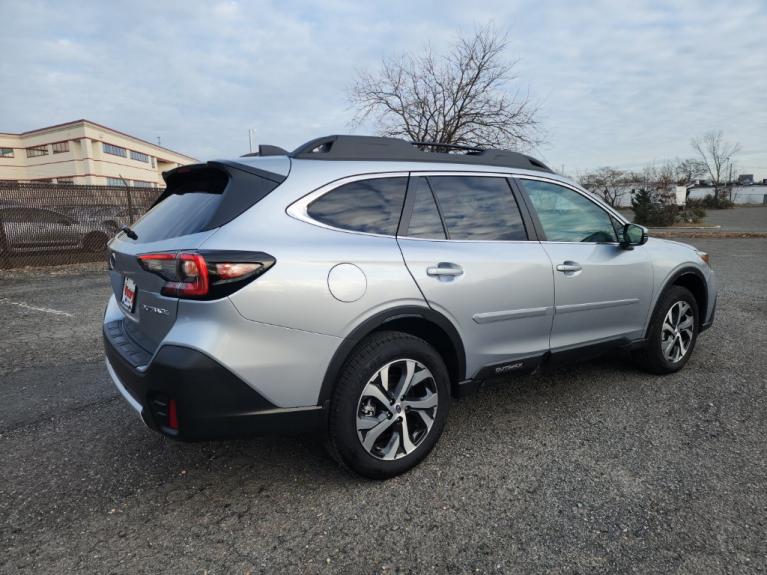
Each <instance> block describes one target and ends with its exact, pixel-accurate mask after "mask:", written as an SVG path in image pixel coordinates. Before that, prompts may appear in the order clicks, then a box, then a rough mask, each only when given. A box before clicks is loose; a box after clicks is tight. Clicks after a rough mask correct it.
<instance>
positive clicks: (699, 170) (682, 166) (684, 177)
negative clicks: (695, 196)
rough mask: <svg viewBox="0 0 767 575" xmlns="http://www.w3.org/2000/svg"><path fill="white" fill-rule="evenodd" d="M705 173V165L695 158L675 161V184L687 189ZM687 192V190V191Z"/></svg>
mask: <svg viewBox="0 0 767 575" xmlns="http://www.w3.org/2000/svg"><path fill="white" fill-rule="evenodd" d="M706 171H707V169H706V164H704V163H703V162H701V161H700V160H698V159H697V158H685V159H683V160H680V159H679V158H677V159H676V163H675V166H674V172H675V173H676V184H677V185H678V186H686V187H687V188H689V187H690V186H692V185H693V184H694V183H695V180H697V179H698V178H700V177H701V176H702V175H703V174H705V173H706ZM688 191H689V189H688Z"/></svg>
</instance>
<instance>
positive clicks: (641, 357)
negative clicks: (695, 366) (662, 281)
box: [635, 286, 700, 375]
mask: <svg viewBox="0 0 767 575" xmlns="http://www.w3.org/2000/svg"><path fill="white" fill-rule="evenodd" d="M699 327H700V323H699V312H698V303H697V302H696V301H695V297H694V296H693V295H692V293H691V292H690V290H688V289H686V288H683V287H681V286H672V287H671V288H669V289H668V290H667V291H666V292H665V293H664V294H663V295H662V296H661V298H660V300H659V301H658V304H657V305H656V306H655V311H654V312H653V316H652V319H651V320H650V327H649V329H648V334H647V344H646V345H645V347H644V348H643V349H641V350H639V351H638V352H636V354H635V359H636V361H637V363H638V364H639V365H640V367H642V368H643V369H645V370H647V371H649V372H650V373H656V374H659V375H663V374H667V373H673V372H675V371H679V370H680V369H682V368H683V367H684V366H685V364H686V363H687V361H688V360H689V359H690V356H691V355H692V351H693V349H694V348H695V342H696V341H697V339H698V331H699Z"/></svg>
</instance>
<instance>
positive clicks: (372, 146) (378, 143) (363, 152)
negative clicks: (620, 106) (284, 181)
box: [290, 135, 552, 172]
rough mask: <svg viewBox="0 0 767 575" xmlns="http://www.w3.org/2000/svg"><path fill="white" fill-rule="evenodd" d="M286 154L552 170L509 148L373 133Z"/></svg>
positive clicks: (319, 142)
mask: <svg viewBox="0 0 767 575" xmlns="http://www.w3.org/2000/svg"><path fill="white" fill-rule="evenodd" d="M419 147H431V148H437V149H438V148H446V149H459V150H464V151H466V152H467V153H466V154H451V153H447V152H424V151H422V150H419V149H418V148H419ZM290 157H291V158H296V159H301V160H379V161H380V160H389V161H396V162H442V163H451V164H483V165H486V166H501V167H504V168H520V169H524V170H538V171H541V172H552V170H551V169H550V168H549V167H548V166H546V164H544V163H543V162H541V161H539V160H536V159H535V158H532V157H530V156H527V155H525V154H520V153H518V152H511V151H509V150H492V149H487V150H485V149H483V148H481V147H473V146H458V145H455V144H440V143H435V142H408V141H406V140H400V139H399V138H381V137H376V136H338V135H336V136H325V137H323V138H317V139H314V140H311V141H309V142H307V143H305V144H303V145H301V146H299V147H298V148H296V149H295V150H293V152H291V153H290Z"/></svg>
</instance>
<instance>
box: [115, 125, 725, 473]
mask: <svg viewBox="0 0 767 575" xmlns="http://www.w3.org/2000/svg"><path fill="white" fill-rule="evenodd" d="M419 146H420V147H422V145H419ZM419 146H414V145H413V144H411V143H409V142H405V141H403V140H397V139H389V138H373V137H362V136H330V137H326V138H320V139H317V140H313V141H311V142H309V143H307V144H305V145H303V146H301V147H299V148H298V149H297V150H295V151H294V152H292V153H288V152H286V151H284V150H282V149H280V148H277V147H274V146H262V147H261V149H260V152H259V154H256V155H251V156H247V157H242V158H239V159H237V160H234V161H212V162H208V163H206V164H199V165H192V166H184V167H180V168H177V169H175V170H173V171H171V172H168V173H166V174H165V178H166V182H167V188H166V190H165V192H164V193H163V194H162V196H161V197H160V198H159V199H158V201H157V202H156V204H155V205H154V207H152V209H151V210H149V212H147V214H146V215H144V217H143V218H141V219H140V220H139V221H138V222H137V223H136V224H135V226H133V229H124V231H123V232H122V233H120V234H119V235H118V236H117V237H116V238H115V239H114V240H112V242H111V244H110V246H109V248H110V250H109V269H110V272H109V275H110V277H111V282H112V287H113V290H114V295H112V296H111V297H110V299H109V303H108V305H107V309H106V313H105V317H104V326H103V332H104V341H105V348H106V356H107V367H108V370H109V372H110V374H111V376H112V378H113V380H114V383H115V385H116V386H117V387H118V389H119V390H120V392H121V393H122V395H123V396H124V397H125V399H126V400H127V401H128V403H130V404H131V405H132V406H133V407H134V408H135V409H136V411H138V412H139V413H140V414H141V417H142V419H143V420H144V422H145V423H146V424H147V425H148V426H149V427H151V428H152V429H155V430H157V431H159V432H161V433H163V434H165V435H168V436H173V437H177V438H178V439H185V440H199V439H208V438H220V437H225V436H235V435H243V434H248V433H254V432H265V431H279V432H286V431H290V432H306V431H321V432H323V433H324V434H326V437H327V444H328V446H329V451H330V452H331V453H332V455H333V456H334V457H335V458H336V459H337V460H338V461H339V462H341V463H342V464H343V465H345V466H347V467H349V468H351V469H352V470H354V471H356V472H358V473H360V474H362V475H365V476H368V477H374V478H384V477H390V476H393V475H396V474H398V473H402V472H403V471H405V470H407V469H409V468H411V467H412V466H414V465H416V464H417V463H418V462H419V461H421V460H422V459H423V458H424V457H426V455H427V454H428V453H429V451H430V450H431V449H432V448H433V447H434V444H435V443H436V442H437V440H438V439H439V436H440V434H441V433H442V430H443V428H444V426H445V422H446V420H447V414H448V408H449V406H450V401H451V399H453V398H456V397H460V396H463V395H465V394H467V393H469V392H471V391H474V390H476V389H477V388H478V387H480V386H481V385H483V384H484V383H486V382H490V381H493V380H498V379H503V378H508V377H512V376H515V375H517V374H521V373H527V372H531V371H533V370H535V369H537V368H538V367H539V366H540V365H541V364H542V363H543V362H547V361H551V360H554V359H559V358H583V357H586V356H589V355H591V354H593V353H594V352H601V351H603V350H605V349H609V348H616V347H618V348H625V349H627V350H630V351H631V353H632V354H633V355H634V356H635V357H636V360H637V361H638V363H639V364H640V365H641V366H643V367H644V368H646V369H647V370H649V371H651V372H653V373H658V374H662V373H671V372H674V371H676V370H678V369H681V368H682V367H683V366H684V364H685V363H686V362H687V360H688V359H689V358H690V355H691V353H692V350H693V348H694V347H695V340H696V338H697V336H698V334H699V333H700V332H701V331H703V330H704V329H706V328H707V327H709V326H710V325H711V323H712V321H713V318H714V309H715V306H716V290H715V283H714V274H713V272H712V270H711V268H710V267H709V266H708V256H707V255H706V254H705V253H703V252H700V251H697V250H695V249H694V248H692V247H690V246H687V245H684V244H680V243H676V242H670V241H664V240H660V239H655V238H650V239H648V237H647V230H646V229H644V228H642V227H641V226H638V225H635V224H630V223H627V222H626V220H625V219H624V217H623V216H622V215H621V214H620V213H619V212H617V211H615V210H613V209H612V208H610V207H609V206H607V205H605V204H603V203H601V202H600V201H599V200H597V199H596V198H595V197H594V196H592V195H591V194H589V193H588V192H586V191H584V190H583V189H582V188H580V187H579V186H578V185H576V184H574V183H573V182H571V181H570V180H568V179H566V178H563V177H561V176H558V175H556V174H554V173H553V172H552V171H551V170H550V169H549V168H547V167H546V166H545V165H543V164H542V163H541V162H539V161H538V160H535V159H533V158H531V157H528V156H525V155H522V154H518V153H513V152H508V151H502V150H478V149H469V150H452V149H451V150H449V153H448V151H443V152H426V151H422V150H421V149H420V147H419ZM442 149H447V148H444V147H443V148H442ZM461 152H462V153H461Z"/></svg>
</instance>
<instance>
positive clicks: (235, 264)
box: [138, 251, 275, 300]
mask: <svg viewBox="0 0 767 575" xmlns="http://www.w3.org/2000/svg"><path fill="white" fill-rule="evenodd" d="M138 261H139V264H140V265H141V267H142V268H143V269H145V270H146V271H148V272H151V273H153V274H156V275H158V276H160V277H161V278H163V279H164V280H165V281H166V283H165V285H164V286H163V287H162V290H161V293H162V294H163V295H167V296H172V297H179V298H189V299H203V300H210V299H218V298H221V297H224V296H227V295H229V294H231V293H234V292H235V291H237V290H238V289H240V288H241V287H242V286H244V285H246V284H248V283H250V282H251V281H253V280H254V279H256V278H257V277H258V276H260V275H261V274H263V273H264V272H266V271H267V270H268V269H269V268H271V267H272V266H273V265H274V263H275V259H274V258H273V257H272V256H270V255H269V254H265V253H263V252H235V251H232V252H222V251H200V252H160V253H153V254H142V255H140V256H138Z"/></svg>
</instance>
